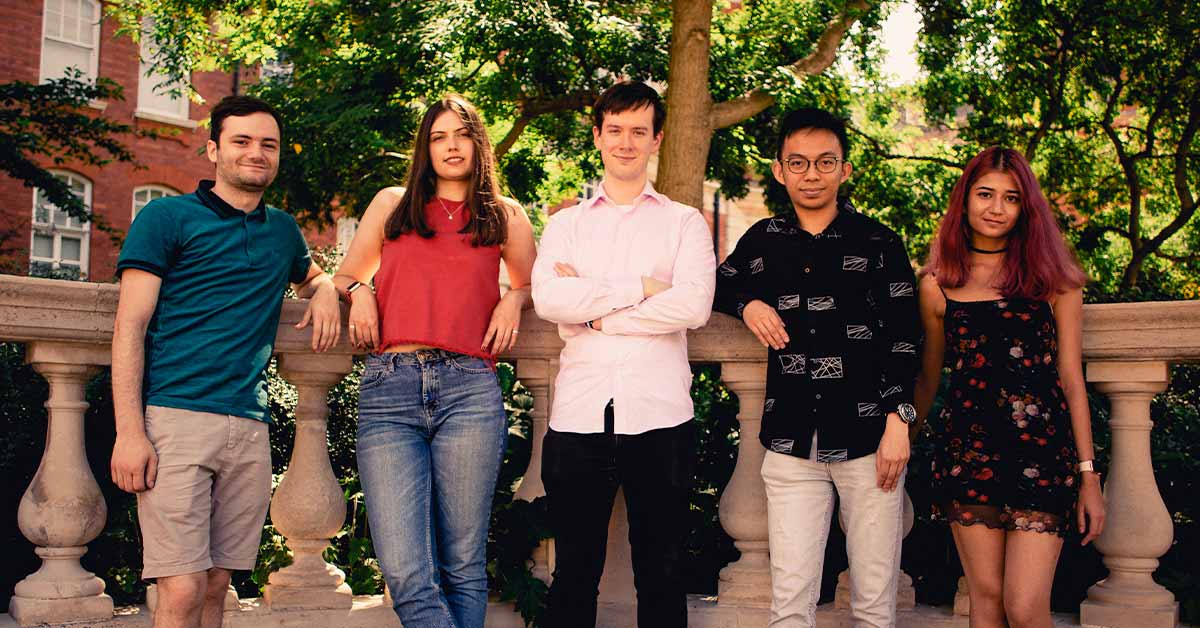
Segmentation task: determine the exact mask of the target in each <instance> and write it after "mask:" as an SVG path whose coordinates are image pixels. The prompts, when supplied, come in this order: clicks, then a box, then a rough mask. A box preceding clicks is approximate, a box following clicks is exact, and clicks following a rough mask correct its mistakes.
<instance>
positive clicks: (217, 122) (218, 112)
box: [208, 96, 283, 144]
mask: <svg viewBox="0 0 1200 628" xmlns="http://www.w3.org/2000/svg"><path fill="white" fill-rule="evenodd" d="M252 113H269V114H271V117H272V118H275V124H277V125H278V126H279V135H280V136H281V139H282V136H283V120H281V119H280V118H279V112H277V111H275V108H274V107H272V106H271V105H269V104H268V103H267V101H265V100H261V99H259V98H255V97H253V96H226V97H224V98H222V99H221V102H219V103H217V106H215V107H213V108H212V113H211V114H209V118H208V119H209V124H208V128H209V132H208V133H209V134H208V138H209V139H211V140H212V141H214V142H216V143H217V144H220V143H221V127H222V126H224V124H225V118H228V117H229V116H236V117H241V116H248V115H250V114H252Z"/></svg>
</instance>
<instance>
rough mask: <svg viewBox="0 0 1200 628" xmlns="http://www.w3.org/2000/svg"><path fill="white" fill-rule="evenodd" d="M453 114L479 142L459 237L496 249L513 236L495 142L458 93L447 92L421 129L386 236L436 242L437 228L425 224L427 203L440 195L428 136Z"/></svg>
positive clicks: (426, 114)
mask: <svg viewBox="0 0 1200 628" xmlns="http://www.w3.org/2000/svg"><path fill="white" fill-rule="evenodd" d="M446 111H453V112H454V113H455V114H457V115H458V118H459V120H462V123H463V126H465V127H466V128H467V132H468V133H469V134H470V136H471V140H472V141H473V142H474V143H475V156H474V162H475V164H474V165H475V167H474V169H473V170H472V171H471V191H470V192H468V193H467V210H468V211H469V212H470V214H469V215H470V218H469V220H467V223H466V224H465V225H463V228H462V229H460V230H459V233H463V234H471V236H472V239H471V243H472V245H473V246H496V245H500V244H504V241H505V239H506V237H507V236H508V214H507V213H506V203H505V201H504V200H503V199H502V198H501V197H500V183H499V181H497V179H496V157H495V155H494V154H493V153H492V142H491V140H489V139H488V135H487V129H485V128H484V126H483V120H482V119H481V118H480V117H479V112H478V111H476V110H475V107H474V106H473V105H472V104H471V103H470V102H467V99H466V98H463V97H462V96H460V95H458V94H446V95H445V96H442V98H441V99H439V100H438V101H436V102H433V103H431V104H430V105H429V108H428V109H426V110H425V117H424V118H422V119H421V128H420V129H419V130H418V131H417V139H416V142H415V144H414V146H413V152H412V167H411V168H409V170H408V183H407V185H406V186H405V188H404V196H403V197H401V199H400V204H399V205H397V206H396V209H395V210H393V211H392V215H391V216H390V217H388V221H387V227H386V232H387V238H388V239H389V240H394V239H396V238H398V237H400V236H401V235H403V234H406V233H410V232H413V231H415V232H417V235H419V236H421V237H422V238H432V237H433V235H434V232H433V229H430V228H429V225H428V224H427V223H426V222H425V205H426V204H428V203H429V202H431V201H432V200H433V198H434V195H436V194H437V173H436V172H434V170H433V164H432V161H431V160H430V158H429V134H430V131H431V130H432V129H433V123H434V121H435V120H437V117H438V116H439V115H441V114H442V113H443V112H446Z"/></svg>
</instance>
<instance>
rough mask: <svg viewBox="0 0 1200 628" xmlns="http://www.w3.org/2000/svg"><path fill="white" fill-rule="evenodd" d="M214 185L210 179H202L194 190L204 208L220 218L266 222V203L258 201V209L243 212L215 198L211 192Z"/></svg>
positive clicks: (218, 197) (221, 199)
mask: <svg viewBox="0 0 1200 628" xmlns="http://www.w3.org/2000/svg"><path fill="white" fill-rule="evenodd" d="M216 184H217V182H216V181H213V180H212V179H204V180H202V181H200V185H199V187H197V188H196V197H197V198H199V199H200V202H202V203H204V205H205V206H206V207H208V208H209V209H211V210H213V212H215V213H216V214H217V215H218V216H220V217H222V218H230V217H233V216H246V217H247V218H248V219H250V220H259V221H262V222H266V220H267V202H266V201H264V200H262V199H259V201H258V207H255V208H254V211H251V212H249V213H246V212H243V211H242V210H240V209H238V208H236V207H234V206H233V205H230V204H229V203H226V202H225V199H223V198H221V197H220V196H217V193H216V192H213V186H215V185H216Z"/></svg>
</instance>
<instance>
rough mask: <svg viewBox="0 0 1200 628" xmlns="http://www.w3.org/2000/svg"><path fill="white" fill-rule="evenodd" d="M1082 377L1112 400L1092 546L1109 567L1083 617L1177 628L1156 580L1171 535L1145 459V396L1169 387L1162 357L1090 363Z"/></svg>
mask: <svg viewBox="0 0 1200 628" xmlns="http://www.w3.org/2000/svg"><path fill="white" fill-rule="evenodd" d="M1087 379H1088V381H1090V382H1094V383H1095V384H1096V388H1097V389H1098V390H1099V391H1100V392H1102V393H1104V394H1106V395H1108V398H1109V399H1110V400H1111V401H1112V416H1111V418H1110V419H1109V425H1110V426H1111V429H1112V460H1111V463H1110V467H1109V469H1108V476H1107V479H1106V480H1105V483H1104V501H1105V504H1106V506H1107V509H1106V513H1107V520H1106V522H1105V524H1104V532H1103V534H1101V535H1100V538H1098V539H1096V541H1095V544H1096V548H1097V549H1098V550H1100V553H1102V554H1103V555H1104V565H1105V566H1106V567H1108V570H1109V574H1108V577H1107V578H1105V579H1104V580H1101V581H1100V582H1098V583H1096V584H1095V585H1093V586H1092V587H1091V588H1090V589H1088V596H1087V599H1086V600H1084V601H1083V603H1082V604H1081V605H1080V608H1079V615H1080V623H1081V624H1084V625H1098V626H1138V627H1139V628H1174V627H1175V626H1176V625H1177V624H1178V623H1179V604H1178V603H1177V602H1176V601H1175V597H1174V596H1173V595H1172V594H1171V592H1170V591H1168V590H1167V589H1165V588H1163V587H1162V586H1161V585H1159V584H1157V583H1156V582H1154V578H1153V577H1152V576H1153V574H1154V570H1155V569H1156V568H1157V567H1158V558H1159V557H1160V556H1162V555H1163V554H1165V553H1166V552H1167V550H1168V549H1170V547H1171V541H1172V540H1173V538H1174V534H1175V531H1174V528H1173V527H1172V521H1171V514H1170V513H1169V512H1167V507H1166V505H1165V504H1163V500H1162V496H1161V495H1160V494H1159V492H1158V484H1157V483H1156V482H1155V480H1154V468H1153V467H1152V466H1151V463H1150V430H1151V429H1152V428H1153V427H1154V426H1153V423H1152V422H1151V421H1150V401H1151V400H1152V399H1153V398H1154V396H1155V395H1156V394H1158V393H1160V392H1162V391H1164V390H1166V389H1167V381H1168V373H1167V364H1166V363H1165V362H1093V363H1090V364H1088V365H1087Z"/></svg>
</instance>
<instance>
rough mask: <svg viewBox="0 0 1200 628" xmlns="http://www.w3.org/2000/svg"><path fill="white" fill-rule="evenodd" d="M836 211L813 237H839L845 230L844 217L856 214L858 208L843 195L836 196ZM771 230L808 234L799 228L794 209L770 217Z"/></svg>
mask: <svg viewBox="0 0 1200 628" xmlns="http://www.w3.org/2000/svg"><path fill="white" fill-rule="evenodd" d="M837 203H838V213H837V216H835V217H834V218H833V222H831V223H829V226H827V227H825V230H824V231H822V232H821V233H818V234H816V235H815V236H813V237H818V238H839V237H841V236H842V234H843V233H845V231H846V227H847V225H846V219H847V216H848V215H850V214H857V213H858V209H857V208H855V207H854V204H853V203H851V202H850V199H848V198H845V197H839V198H838V202H837ZM771 222H772V223H773V230H775V231H779V232H782V233H789V234H801V233H803V234H807V235H810V236H812V234H808V232H807V231H805V230H803V229H801V228H800V220H799V219H798V218H796V211H795V210H792V211H790V212H787V213H785V214H782V215H780V216H776V217H775V218H772V219H771Z"/></svg>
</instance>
